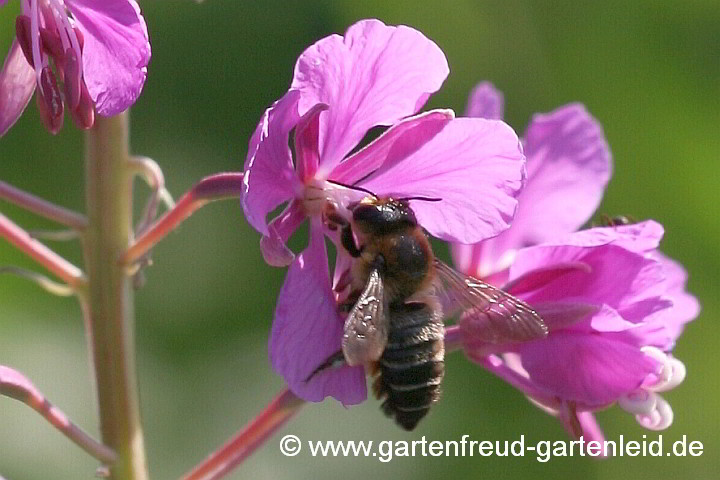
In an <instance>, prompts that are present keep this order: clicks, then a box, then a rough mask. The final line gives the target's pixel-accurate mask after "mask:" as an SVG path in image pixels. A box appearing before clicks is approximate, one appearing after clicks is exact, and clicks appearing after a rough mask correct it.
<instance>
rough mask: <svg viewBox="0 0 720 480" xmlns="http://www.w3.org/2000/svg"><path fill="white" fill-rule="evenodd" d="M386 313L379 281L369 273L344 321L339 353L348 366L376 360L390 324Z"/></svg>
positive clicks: (382, 286) (382, 348) (378, 274)
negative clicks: (341, 351)
mask: <svg viewBox="0 0 720 480" xmlns="http://www.w3.org/2000/svg"><path fill="white" fill-rule="evenodd" d="M386 310H387V308H386V305H385V288H384V285H383V280H382V277H381V276H380V273H379V272H378V271H377V270H373V271H372V272H371V273H370V276H369V277H368V281H367V283H366V284H365V289H364V290H363V292H362V293H361V294H360V298H358V301H357V303H355V306H353V308H352V310H350V313H349V314H348V317H347V320H345V327H344V333H343V339H342V350H343V354H344V355H345V360H346V361H347V363H348V365H362V364H366V363H368V362H373V361H375V360H377V359H378V358H380V356H381V355H382V353H383V351H384V350H385V345H386V344H387V339H388V326H389V323H390V321H389V319H388V316H387V313H386Z"/></svg>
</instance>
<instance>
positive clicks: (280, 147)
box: [241, 92, 300, 236]
mask: <svg viewBox="0 0 720 480" xmlns="http://www.w3.org/2000/svg"><path fill="white" fill-rule="evenodd" d="M298 96H299V95H298V93H297V92H288V93H287V94H286V95H285V96H284V97H282V98H281V99H280V100H278V101H277V102H275V103H274V104H273V106H272V107H270V108H268V109H267V110H266V111H265V113H264V114H263V117H262V118H261V119H260V123H259V124H258V126H257V128H256V129H255V133H254V134H253V136H252V137H251V138H250V146H249V148H248V156H247V159H246V160H245V180H244V182H243V192H242V197H241V204H242V207H243V210H244V211H245V218H246V219H247V221H248V223H250V225H252V226H253V227H255V229H256V230H257V231H259V232H260V233H262V234H263V235H266V236H268V235H269V231H268V227H267V220H266V218H267V215H268V214H269V213H270V212H271V211H273V210H274V209H275V208H276V207H277V206H278V205H280V204H281V203H283V202H285V201H287V200H289V199H290V198H292V197H293V195H294V186H295V185H296V184H297V183H298V180H297V177H296V176H295V170H294V168H293V162H292V154H291V153H290V147H289V146H288V138H289V135H290V130H292V129H293V128H294V127H295V125H296V124H297V122H298V120H299V118H300V117H299V116H298V114H297V101H298Z"/></svg>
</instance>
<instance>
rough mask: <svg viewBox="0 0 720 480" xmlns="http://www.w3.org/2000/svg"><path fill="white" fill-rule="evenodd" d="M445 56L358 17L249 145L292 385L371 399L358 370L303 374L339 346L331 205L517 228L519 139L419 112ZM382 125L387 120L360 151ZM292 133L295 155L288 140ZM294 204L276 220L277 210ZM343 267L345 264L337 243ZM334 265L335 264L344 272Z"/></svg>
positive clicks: (252, 186) (462, 230)
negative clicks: (394, 204) (305, 235)
mask: <svg viewBox="0 0 720 480" xmlns="http://www.w3.org/2000/svg"><path fill="white" fill-rule="evenodd" d="M447 74H448V65H447V61H446V59H445V56H444V54H443V53H442V51H441V50H440V49H439V48H438V46H437V45H436V44H435V43H433V42H432V41H430V40H429V39H427V38H426V37H425V36H423V35H422V34H421V33H420V32H418V31H416V30H414V29H412V28H409V27H405V26H398V27H390V26H386V25H384V24H383V23H382V22H380V21H377V20H363V21H360V22H358V23H356V24H354V25H353V26H351V27H350V28H349V29H348V31H347V32H346V33H345V35H344V36H339V35H331V36H329V37H326V38H324V39H322V40H320V41H318V42H317V43H315V44H314V45H312V46H311V47H309V48H308V49H306V50H305V51H304V52H303V53H302V54H301V55H300V58H299V59H298V61H297V64H296V66H295V74H294V77H293V81H292V84H291V87H290V90H289V91H288V92H287V93H286V94H285V95H284V96H283V97H282V98H280V99H279V100H278V101H277V102H275V103H274V104H273V105H272V106H271V107H270V108H269V109H267V110H266V112H265V114H264V115H263V117H262V119H261V121H260V123H259V124H258V127H257V129H256V131H255V133H254V134H253V136H252V138H251V140H250V146H249V152H248V157H247V160H246V163H245V170H246V174H245V180H244V183H245V185H244V192H243V197H242V206H243V209H244V211H245V216H246V218H247V220H248V222H249V223H250V224H251V225H252V226H253V227H254V228H255V229H257V230H258V231H259V232H260V233H261V234H262V235H263V238H262V240H261V249H262V252H263V255H264V257H265V259H266V261H267V262H268V263H270V264H271V265H276V266H282V265H288V264H289V265H290V268H289V271H288V274H287V277H286V279H285V284H284V285H283V288H282V290H281V292H280V296H279V298H278V303H277V308H276V311H275V319H274V322H273V327H272V332H271V338H270V361H271V363H272V365H273V367H274V368H275V370H276V371H277V372H279V373H280V374H281V375H282V376H283V377H284V378H285V380H286V381H287V383H288V385H289V386H290V388H291V389H292V391H293V392H294V393H296V394H297V395H299V396H301V397H302V398H304V399H306V400H311V401H320V400H322V399H323V398H325V397H326V396H328V395H330V396H333V397H335V398H336V399H338V400H340V401H341V402H343V403H344V404H354V403H359V402H361V401H363V400H364V399H365V398H366V395H367V392H366V387H365V373H364V371H363V369H362V368H361V367H355V368H342V369H337V370H332V371H330V370H328V371H325V372H321V373H320V374H318V375H316V376H314V377H313V379H312V380H311V381H309V382H305V379H306V378H307V377H308V375H309V374H310V373H311V372H312V371H313V370H314V369H315V367H317V366H318V365H320V364H321V363H322V362H323V361H324V360H325V359H326V358H327V357H328V356H329V355H331V354H333V353H335V352H337V351H338V350H340V342H341V337H342V327H343V319H342V318H341V316H340V315H339V313H338V312H337V306H336V301H335V297H334V295H333V291H332V287H331V283H330V279H329V275H328V259H327V252H326V249H325V241H324V236H325V235H328V236H330V238H331V239H333V240H334V241H336V243H338V242H337V238H336V236H335V233H333V232H331V231H329V230H328V229H327V228H326V226H325V224H324V223H323V215H324V214H326V213H327V211H328V209H331V210H333V211H335V212H336V213H338V214H340V215H342V216H345V217H349V216H350V213H349V211H348V208H349V206H350V204H351V203H352V202H354V201H357V200H359V199H361V198H362V197H364V196H366V194H365V193H362V192H359V191H358V190H355V189H351V188H345V187H344V186H343V185H354V186H356V187H361V188H364V189H368V190H370V191H372V192H374V193H375V194H377V195H381V196H394V197H411V196H423V197H433V198H439V199H441V201H439V202H423V201H415V200H411V201H410V203H411V207H412V208H413V210H414V212H415V215H416V216H417V219H418V222H419V223H420V224H421V225H422V226H423V227H424V228H425V229H426V230H427V231H428V232H429V233H430V234H432V235H434V236H436V237H439V238H442V239H445V240H450V241H459V242H464V243H472V242H478V241H480V240H483V239H485V238H488V237H491V236H494V235H497V234H498V233H499V232H501V231H502V230H504V229H505V228H507V227H508V225H509V222H510V220H511V219H512V216H513V214H514V212H515V208H516V204H517V202H516V199H515V196H516V194H517V192H518V191H519V189H520V188H521V187H522V184H523V179H524V157H523V155H522V151H521V148H520V146H519V142H518V139H517V136H516V135H515V133H514V132H513V131H512V129H511V128H509V127H508V126H507V125H506V124H504V123H502V122H500V121H494V120H485V119H474V118H460V119H456V118H454V115H453V112H452V111H450V110H433V111H430V112H426V113H421V114H417V112H418V110H419V109H420V108H421V107H422V106H423V104H424V103H425V101H426V100H427V99H428V97H429V96H430V94H432V93H433V92H435V91H436V90H438V89H439V88H440V86H441V85H442V83H443V81H444V80H445V78H446V76H447ZM375 126H389V127H390V128H388V129H387V130H386V131H385V132H384V133H383V134H382V135H380V136H379V137H378V138H377V139H375V140H374V141H372V142H371V143H370V144H369V145H367V146H365V147H363V148H360V149H359V150H358V149H357V146H358V144H360V142H361V141H362V140H363V138H364V137H365V135H366V134H367V132H368V131H369V130H370V129H371V128H373V127H375ZM292 131H294V147H295V148H294V158H293V152H291V149H290V148H289V147H288V144H289V139H290V134H291V132H292ZM285 203H287V206H286V208H285V210H284V211H283V212H282V213H281V214H280V215H279V216H278V217H276V218H275V219H273V220H272V221H271V222H270V223H269V224H268V222H267V216H268V214H269V213H270V212H272V211H273V210H274V209H276V208H277V207H278V206H280V205H282V204H285ZM305 219H309V223H310V244H309V246H308V247H307V249H305V250H304V251H303V252H302V253H301V254H299V255H298V256H297V257H296V256H295V255H294V254H293V252H291V251H290V250H289V249H288V248H287V246H286V245H285V242H286V241H287V239H288V238H289V237H290V236H291V235H292V233H293V232H294V231H295V230H296V229H297V227H298V226H299V225H300V224H301V223H302V222H304V220H305ZM339 252H340V254H339V256H338V260H337V263H338V264H340V265H345V264H347V263H348V262H349V257H348V255H347V254H345V253H343V252H342V250H341V249H339ZM342 270H343V269H342V268H336V271H342Z"/></svg>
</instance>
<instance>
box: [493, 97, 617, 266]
mask: <svg viewBox="0 0 720 480" xmlns="http://www.w3.org/2000/svg"><path fill="white" fill-rule="evenodd" d="M525 155H526V157H527V172H528V179H527V184H526V185H525V188H524V189H523V191H522V192H521V193H520V196H519V197H518V204H519V205H518V210H517V214H516V215H515V219H514V221H513V223H512V226H511V227H510V228H509V229H508V230H506V231H505V232H503V233H501V234H500V235H498V236H497V237H495V238H493V239H491V240H489V241H487V242H485V243H484V244H483V251H482V254H483V256H485V257H487V258H486V259H485V260H484V261H485V262H488V261H492V259H498V258H500V257H502V256H503V254H504V253H505V252H506V251H508V250H512V249H517V248H522V247H525V246H528V245H534V244H537V243H541V242H546V241H549V240H552V239H553V238H557V237H558V236H560V235H563V234H567V233H570V232H574V231H575V230H577V229H578V228H579V227H580V226H581V225H583V224H584V223H585V222H586V221H587V220H588V219H589V218H590V216H591V215H592V213H593V212H594V211H595V209H596V208H597V206H598V205H599V204H600V200H601V199H602V195H603V192H604V190H605V186H606V185H607V182H608V180H609V179H610V174H611V155H610V148H609V147H608V145H607V142H606V140H605V136H604V135H603V131H602V128H601V127H600V124H599V123H598V122H597V120H595V119H594V118H593V117H592V116H591V115H590V114H589V113H588V112H587V110H585V108H584V107H583V106H582V105H580V104H571V105H567V106H564V107H560V108H559V109H557V110H555V111H553V112H551V113H549V114H545V115H535V116H534V117H533V119H532V121H531V123H530V127H529V128H528V130H527V132H526V135H525ZM481 263H482V262H481Z"/></svg>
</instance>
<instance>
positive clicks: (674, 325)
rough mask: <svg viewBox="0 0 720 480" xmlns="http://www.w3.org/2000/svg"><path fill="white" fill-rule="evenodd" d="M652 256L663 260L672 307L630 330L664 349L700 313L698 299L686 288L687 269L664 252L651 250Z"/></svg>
mask: <svg viewBox="0 0 720 480" xmlns="http://www.w3.org/2000/svg"><path fill="white" fill-rule="evenodd" d="M650 256H651V258H653V259H655V260H657V261H658V262H660V264H661V265H662V267H663V271H664V274H665V278H666V282H667V292H666V294H665V295H666V297H667V298H668V299H669V300H670V301H671V302H672V306H671V307H670V308H667V309H665V310H662V311H659V312H658V313H657V314H655V315H653V316H652V317H651V318H649V319H648V321H647V322H646V324H645V325H642V326H641V327H639V328H638V329H636V330H632V331H630V332H628V333H629V334H631V335H633V336H635V337H637V338H638V342H642V344H643V345H651V346H654V347H657V348H659V349H660V350H663V351H666V352H667V351H670V350H672V349H673V348H674V346H675V341H676V340H677V339H678V337H680V334H681V333H682V332H683V330H684V329H685V325H686V324H687V323H688V322H690V321H692V320H694V319H695V318H696V317H697V316H698V314H699V313H700V304H699V303H698V300H697V298H695V297H694V296H693V295H691V294H690V293H688V292H687V291H686V290H685V286H686V282H687V272H686V271H685V269H684V268H683V267H682V265H680V264H679V263H678V262H676V261H674V260H672V259H671V258H669V257H666V256H665V255H663V254H661V253H660V252H657V251H656V252H652V253H651V254H650Z"/></svg>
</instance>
